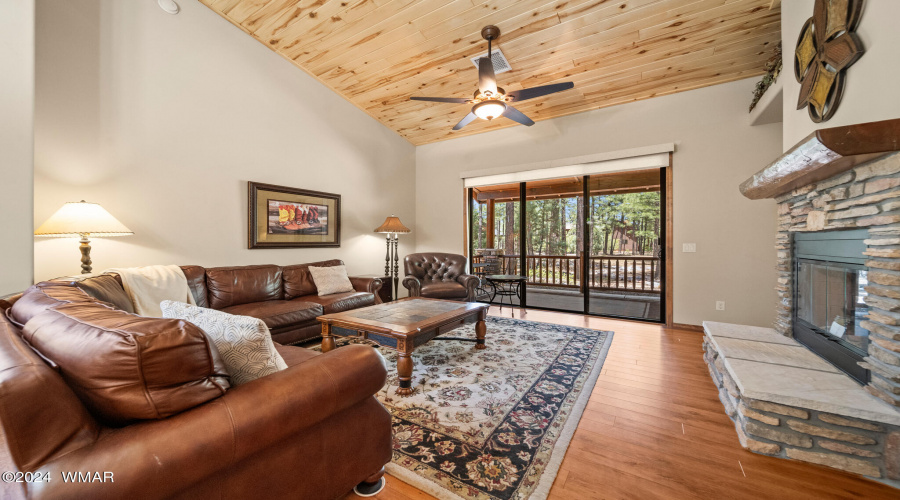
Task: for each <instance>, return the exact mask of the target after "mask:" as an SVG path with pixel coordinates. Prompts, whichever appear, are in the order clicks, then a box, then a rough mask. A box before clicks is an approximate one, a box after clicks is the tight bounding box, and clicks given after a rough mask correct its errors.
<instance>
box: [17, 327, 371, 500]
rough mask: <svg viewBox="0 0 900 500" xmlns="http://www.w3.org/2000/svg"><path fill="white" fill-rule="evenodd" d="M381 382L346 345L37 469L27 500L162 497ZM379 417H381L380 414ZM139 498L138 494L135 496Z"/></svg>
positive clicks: (365, 353)
mask: <svg viewBox="0 0 900 500" xmlns="http://www.w3.org/2000/svg"><path fill="white" fill-rule="evenodd" d="M386 378H387V370H386V368H385V363H384V358H383V357H382V356H381V354H379V353H378V352H377V351H376V350H374V349H372V348H371V347H369V346H361V345H348V346H344V347H342V348H340V349H336V350H334V351H332V352H329V353H326V354H322V355H321V356H316V357H314V358H312V359H310V360H308V361H305V362H303V363H300V364H297V365H294V366H290V367H288V368H287V369H286V370H282V371H280V372H278V373H274V374H272V375H268V376H266V377H263V378H260V379H257V380H254V381H253V382H250V383H247V384H244V385H241V386H238V387H234V388H232V389H230V390H229V391H228V392H226V393H225V395H224V396H222V397H220V398H217V399H215V400H213V401H210V402H209V403H206V404H204V405H201V406H198V407H196V408H193V409H191V410H188V411H186V412H184V413H180V414H178V415H174V416H172V417H169V418H165V419H162V420H154V421H147V422H142V423H139V424H134V425H130V426H128V427H124V428H121V429H117V430H114V431H112V432H110V433H108V434H106V435H104V436H103V437H101V438H100V439H99V440H97V441H96V442H95V443H94V444H92V445H90V446H86V447H84V448H81V449H78V450H76V451H73V452H71V453H68V454H66V455H63V456H61V457H59V458H58V459H56V460H53V461H50V462H48V463H46V464H44V465H43V466H42V467H41V468H40V469H38V471H39V472H42V473H43V472H50V473H51V474H52V478H53V479H54V481H51V482H49V483H46V482H45V483H32V484H30V485H29V494H30V496H32V497H35V498H44V497H52V498H129V497H134V496H135V495H136V494H138V492H144V493H148V492H147V481H148V480H151V479H152V478H158V479H159V480H153V493H152V495H151V494H148V498H149V497H151V496H153V497H158V498H167V497H171V496H174V495H175V494H176V493H178V492H179V491H181V490H183V489H185V488H187V487H189V486H191V485H193V484H196V483H198V482H200V481H202V480H203V479H204V478H207V477H210V476H212V475H213V474H215V473H217V472H218V471H220V470H223V469H225V468H227V467H229V466H232V465H233V464H236V463H239V462H241V461H243V460H246V459H248V458H251V457H252V456H253V455H254V454H256V453H258V452H260V451H261V450H264V449H267V448H270V447H272V446H276V445H277V443H279V442H281V441H284V440H285V439H287V438H289V437H290V436H294V435H297V434H300V433H302V432H303V430H304V429H308V428H311V427H312V426H314V425H316V424H318V423H319V422H322V421H324V420H326V419H327V418H328V417H330V416H332V415H336V414H338V413H340V412H341V411H343V410H345V409H347V408H350V407H352V406H354V405H357V404H359V403H360V402H362V401H364V400H366V399H367V398H371V397H373V395H375V394H376V393H377V392H378V391H380V390H381V388H382V387H383V386H384V383H385V380H386ZM385 411H386V410H385ZM62 471H108V472H112V473H113V475H114V481H113V482H107V483H104V484H102V485H99V487H98V485H97V484H93V483H90V482H84V483H77V482H76V483H65V482H63V481H62V480H61V472H62ZM139 496H140V495H139Z"/></svg>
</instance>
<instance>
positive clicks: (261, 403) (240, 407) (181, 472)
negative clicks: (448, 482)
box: [0, 266, 391, 499]
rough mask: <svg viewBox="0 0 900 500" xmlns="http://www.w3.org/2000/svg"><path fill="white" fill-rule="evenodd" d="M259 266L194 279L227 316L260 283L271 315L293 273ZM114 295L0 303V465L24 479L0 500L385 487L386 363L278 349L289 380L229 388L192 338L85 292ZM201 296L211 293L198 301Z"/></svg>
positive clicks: (43, 291) (208, 347)
mask: <svg viewBox="0 0 900 500" xmlns="http://www.w3.org/2000/svg"><path fill="white" fill-rule="evenodd" d="M252 267H253V268H252V269H247V268H243V269H242V270H240V271H236V270H234V269H233V268H232V270H230V271H228V270H223V269H220V270H212V269H210V270H205V271H204V273H205V279H201V278H200V276H204V273H201V272H200V271H199V270H197V272H196V273H193V274H191V276H192V282H193V284H192V289H193V290H194V293H195V298H196V299H198V302H199V303H201V305H202V304H203V302H204V300H210V299H212V300H213V301H223V302H227V300H230V301H231V302H230V303H228V304H225V305H223V306H222V307H223V309H225V308H228V307H234V306H240V305H242V303H243V304H250V303H252V302H246V300H250V299H256V298H258V297H261V296H262V295H259V292H258V290H253V291H247V290H251V288H252V287H232V289H231V291H230V292H229V291H228V288H227V287H223V286H222V283H223V282H225V281H226V280H227V278H228V277H229V276H231V278H233V279H235V280H236V281H235V282H240V283H241V284H242V285H247V283H248V281H246V280H247V279H251V278H253V279H257V278H259V279H260V280H262V281H255V282H254V283H255V284H258V285H260V289H262V290H265V291H266V294H265V295H264V296H265V297H268V298H267V299H266V300H264V301H262V302H263V303H264V304H265V303H268V302H270V301H272V302H273V303H275V301H290V299H286V297H287V294H285V295H282V294H283V293H284V292H281V291H279V290H281V288H279V287H282V286H283V285H284V283H285V282H286V281H283V282H279V279H280V275H281V274H282V273H284V271H283V269H282V268H277V266H269V267H267V266H262V267H260V266H252ZM271 267H276V269H271ZM210 276H211V277H212V279H209V278H210ZM262 277H265V279H263V278H262ZM297 282H299V283H303V281H302V280H298V281H297ZM113 283H115V281H114V278H113V279H112V280H111V279H110V276H109V275H106V277H105V278H101V279H98V280H96V281H90V282H88V283H87V284H85V283H82V286H80V287H79V286H75V283H72V282H59V281H57V282H45V283H40V284H38V285H35V286H33V287H31V288H30V289H28V290H27V291H26V292H25V293H24V294H23V295H20V296H17V297H14V298H11V299H9V300H7V301H3V300H0V429H2V433H0V438H2V440H0V466H2V469H3V470H5V471H10V472H12V473H13V475H12V476H4V479H11V480H12V481H11V482H0V497H2V498H13V499H14V498H92V499H102V498H116V499H118V498H148V499H155V498H191V499H197V498H217V499H223V498H235V499H242V498H303V499H328V498H336V497H339V496H341V495H343V494H345V493H347V492H349V491H350V489H351V488H353V487H354V486H355V485H357V484H359V483H363V484H371V483H374V482H377V481H379V480H380V478H381V475H382V474H383V466H384V465H385V464H386V463H387V462H388V461H390V459H391V422H390V414H389V413H388V412H387V411H386V410H385V409H384V407H383V406H382V405H381V404H380V403H379V402H378V400H376V399H375V397H374V395H375V394H376V393H377V392H378V391H379V390H380V389H381V388H382V386H383V385H384V382H385V378H386V370H385V365H384V359H383V358H382V357H381V355H380V354H379V353H378V352H377V351H375V350H374V349H372V348H370V347H367V346H358V345H350V346H346V347H342V348H340V349H337V350H334V351H331V352H329V353H326V354H319V353H316V352H313V351H311V350H308V349H304V348H301V347H292V346H282V345H277V346H276V347H277V349H278V351H279V352H280V354H281V355H282V357H283V358H284V360H285V362H286V364H287V365H288V368H287V369H285V370H282V371H279V372H277V373H274V374H272V375H268V376H265V377H262V378H260V379H257V380H254V381H252V382H249V383H246V384H243V385H240V386H237V387H232V386H231V383H230V380H229V378H228V376H227V373H226V371H225V370H224V364H223V362H222V359H221V356H220V355H219V354H218V351H217V350H216V349H215V346H214V345H213V344H212V343H211V342H210V341H209V339H207V338H206V336H205V335H204V334H203V332H202V331H201V330H200V329H199V328H197V327H196V326H194V325H192V324H191V323H188V322H185V321H181V320H174V319H163V318H146V317H142V316H137V315H135V314H132V313H129V312H127V311H125V310H122V309H121V308H118V307H115V305H113V304H110V303H108V302H106V301H101V300H98V299H96V298H94V297H93V296H92V295H90V294H88V293H87V292H86V291H85V290H86V289H92V291H93V293H94V294H97V295H102V294H103V293H104V290H105V293H114V292H115V288H114V285H113ZM200 283H206V284H209V283H213V285H212V286H211V287H208V288H207V292H208V293H207V294H198V293H197V291H198V290H203V289H204V288H203V287H201V286H200ZM292 283H293V281H292ZM262 285H265V286H262ZM204 286H206V285H204ZM245 291H247V292H246V293H245ZM303 291H304V292H306V291H308V289H303ZM295 295H297V294H296V293H295V292H292V293H291V296H292V297H293V296H295ZM226 297H229V298H228V299H227V300H226ZM299 297H304V295H299ZM350 298H352V295H350V296H347V299H348V300H349V299H350ZM320 299H322V298H320ZM322 302H326V301H322ZM339 302H340V301H339V300H336V301H330V302H328V303H321V302H320V303H316V305H317V307H315V308H314V309H315V310H316V311H319V310H325V309H327V308H328V307H336V306H335V304H337V303H339ZM214 303H216V304H222V302H214ZM299 324H302V323H299V322H298V325H299ZM302 329H303V327H300V330H301V331H302ZM289 338H290V337H289ZM26 473H27V474H26ZM71 473H76V474H77V473H81V476H75V477H76V478H78V479H76V480H75V481H72V480H71V478H72V476H69V478H70V481H68V482H67V481H65V480H64V477H65V474H71ZM48 479H49V480H48ZM19 480H21V481H22V482H19ZM26 480H27V481H26Z"/></svg>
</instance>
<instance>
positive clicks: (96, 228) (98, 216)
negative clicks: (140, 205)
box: [34, 200, 134, 238]
mask: <svg viewBox="0 0 900 500" xmlns="http://www.w3.org/2000/svg"><path fill="white" fill-rule="evenodd" d="M34 234H35V235H36V236H56V237H63V238H65V237H73V236H82V235H86V234H89V235H91V236H97V237H107V236H128V235H131V234H134V233H133V232H132V231H131V229H128V228H127V227H125V224H122V223H121V222H119V221H118V220H117V219H116V218H115V217H113V216H112V215H111V214H110V213H109V212H107V211H106V210H104V209H103V207H101V206H100V205H98V204H96V203H88V202H86V201H84V200H81V201H72V202H69V203H66V204H65V205H63V206H62V208H60V209H59V210H57V211H56V213H54V214H53V215H51V216H50V218H49V219H47V220H46V221H44V223H43V224H41V226H40V227H39V228H37V230H36V231H35V232H34Z"/></svg>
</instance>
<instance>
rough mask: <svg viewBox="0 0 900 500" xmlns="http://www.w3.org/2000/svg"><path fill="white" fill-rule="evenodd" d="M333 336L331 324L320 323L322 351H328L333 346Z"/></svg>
mask: <svg viewBox="0 0 900 500" xmlns="http://www.w3.org/2000/svg"><path fill="white" fill-rule="evenodd" d="M335 347H336V346H335V345H334V336H333V335H332V334H331V325H329V324H327V323H322V352H328V351H331V350H333V349H334V348H335Z"/></svg>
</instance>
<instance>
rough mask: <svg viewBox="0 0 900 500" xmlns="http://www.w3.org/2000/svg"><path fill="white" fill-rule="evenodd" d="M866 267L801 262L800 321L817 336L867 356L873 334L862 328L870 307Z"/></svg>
mask: <svg viewBox="0 0 900 500" xmlns="http://www.w3.org/2000/svg"><path fill="white" fill-rule="evenodd" d="M867 284H868V281H867V280H866V269H865V268H864V267H862V266H858V265H851V264H842V263H831V262H817V261H806V260H800V261H799V262H798V267H797V319H799V320H802V321H804V322H806V323H807V324H808V326H810V327H812V328H813V329H814V330H815V331H816V333H819V334H821V335H825V336H826V337H827V338H828V339H829V340H832V341H835V342H838V343H839V344H841V345H842V346H843V347H846V348H848V349H850V350H852V351H855V352H856V353H857V354H859V355H860V356H865V355H866V352H867V349H868V344H869V332H868V331H867V330H866V329H865V328H863V327H861V326H860V322H862V321H864V320H865V319H866V315H867V314H868V312H869V308H868V306H867V305H866V303H865V302H864V300H863V299H864V298H865V296H866V291H865V288H864V287H865V286H866V285H867Z"/></svg>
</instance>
